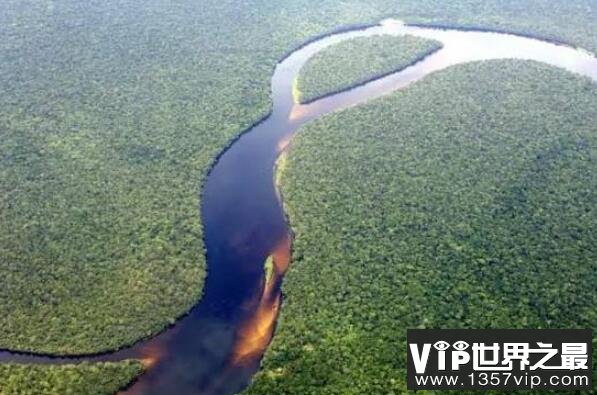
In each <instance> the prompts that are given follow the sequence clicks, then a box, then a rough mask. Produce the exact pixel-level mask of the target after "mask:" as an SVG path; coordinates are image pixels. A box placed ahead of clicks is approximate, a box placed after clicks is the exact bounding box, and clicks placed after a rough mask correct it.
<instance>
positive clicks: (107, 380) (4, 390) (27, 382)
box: [0, 361, 143, 395]
mask: <svg viewBox="0 0 597 395" xmlns="http://www.w3.org/2000/svg"><path fill="white" fill-rule="evenodd" d="M142 370H143V368H142V367H141V364H140V363H138V362H134V361H124V362H118V363H96V364H88V363H82V364H79V365H76V366H74V365H64V366H52V367H47V366H25V365H15V364H2V365H0V395H40V394H44V395H111V394H114V393H115V392H116V391H118V389H120V388H122V387H124V386H126V385H127V384H128V383H130V382H131V380H132V379H133V378H134V377H135V376H137V375H139V374H140V373H141V372H142Z"/></svg>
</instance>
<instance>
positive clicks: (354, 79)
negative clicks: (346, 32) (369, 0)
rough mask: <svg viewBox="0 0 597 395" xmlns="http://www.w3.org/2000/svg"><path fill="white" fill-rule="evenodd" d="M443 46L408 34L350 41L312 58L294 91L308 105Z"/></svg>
mask: <svg viewBox="0 0 597 395" xmlns="http://www.w3.org/2000/svg"><path fill="white" fill-rule="evenodd" d="M441 48H442V44H441V43H440V42H439V41H435V40H427V39H424V38H419V37H414V36H409V35H402V36H387V35H386V36H381V35H380V36H372V37H359V38H355V39H352V40H348V41H345V42H342V43H339V44H337V45H334V46H332V47H330V48H327V49H324V50H323V51H321V52H319V53H317V54H316V55H315V56H313V57H312V58H311V59H309V61H308V62H307V63H306V64H305V66H304V67H303V69H302V70H301V73H300V74H299V77H298V79H297V81H296V84H295V85H294V86H293V94H294V97H295V98H296V100H297V101H298V102H299V103H301V104H309V103H311V102H313V101H315V100H318V99H321V98H323V97H326V96H330V95H333V94H336V93H339V92H342V91H345V90H348V89H352V88H355V87H357V86H360V85H364V84H366V83H368V82H371V81H373V80H376V79H378V78H382V77H385V76H387V75H389V74H393V73H396V72H399V71H401V70H404V69H405V68H407V67H409V66H412V65H413V64H415V63H418V62H420V61H421V60H423V59H424V58H426V57H427V56H429V55H431V54H433V53H434V52H436V51H438V50H439V49H441Z"/></svg>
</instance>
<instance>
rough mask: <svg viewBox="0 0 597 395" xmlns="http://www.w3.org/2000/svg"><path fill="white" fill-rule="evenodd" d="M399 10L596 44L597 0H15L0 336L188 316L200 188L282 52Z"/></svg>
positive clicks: (16, 342)
mask: <svg viewBox="0 0 597 395" xmlns="http://www.w3.org/2000/svg"><path fill="white" fill-rule="evenodd" d="M387 16H394V17H397V18H400V19H404V20H406V21H408V22H419V23H435V24H449V25H455V26H467V27H487V28H492V29H503V30H512V31H516V32H520V33H525V34H535V35H539V36H542V37H547V38H550V39H558V40H563V41H566V42H570V43H573V44H576V45H580V46H583V47H585V48H587V49H589V50H592V51H596V52H597V36H596V35H595V34H594V26H595V25H596V23H597V15H596V14H595V2H594V0H575V1H570V2H557V3H554V2H551V1H547V0H531V1H514V0H507V1H499V0H490V1H482V2H480V1H472V0H459V1H453V2H443V1H439V0H435V1H430V0H425V1H412V0H409V1H390V0H373V1H368V2H362V1H357V0H347V1H342V2H340V1H334V0H323V1H318V2H313V1H308V0H296V1H287V2H272V1H266V0H259V1H245V0H240V1H238V0H237V1H229V0H224V1H222V0H218V1H214V0H204V1H201V2H198V1H193V0H180V1H176V2H171V1H167V0H143V1H141V0H103V1H100V0H88V1H77V0H59V1H58V0H56V1H54V0H43V1H37V0H4V1H2V2H0V91H1V92H2V95H0V224H2V226H0V327H1V328H2V332H1V334H0V349H12V350H21V351H32V352H43V353H55V354H81V353H95V352H100V351H105V350H112V349H116V348H119V347H122V346H124V345H127V344H131V343H133V342H135V341H137V340H138V339H140V338H143V337H147V336H150V335H153V334H155V333H157V332H158V331H160V330H161V329H163V328H164V327H166V326H167V325H169V324H170V323H172V322H174V321H175V320H176V318H177V317H179V316H180V315H181V314H183V313H184V312H186V311H187V310H188V309H189V308H190V307H191V306H192V305H193V304H194V303H196V302H197V300H198V299H199V298H200V296H201V292H202V286H203V280H204V277H205V270H206V265H205V258H204V254H203V242H202V230H201V222H200V216H199V207H200V198H199V191H200V189H201V186H202V184H203V181H204V179H205V177H206V174H207V172H208V170H209V168H210V166H211V165H212V163H213V161H214V158H215V157H216V156H217V154H218V153H219V152H221V151H222V150H223V149H224V148H225V147H226V146H227V144H229V142H230V141H231V139H233V138H234V137H235V136H237V135H238V134H239V133H240V132H241V131H243V130H244V129H245V128H247V127H248V126H249V125H251V124H253V123H254V122H255V121H256V120H258V119H259V118H261V117H262V116H264V115H266V114H267V113H268V111H269V108H270V99H269V92H270V87H269V84H270V78H271V74H272V71H273V67H274V65H275V64H276V62H277V61H278V60H279V59H280V58H281V57H282V56H283V55H284V54H285V53H287V52H288V51H289V50H291V49H292V48H294V47H296V46H297V45H299V44H300V43H302V42H304V41H305V40H307V39H309V38H310V37H313V36H314V35H318V34H321V33H324V32H328V31H331V30H333V29H336V28H338V27H341V26H345V25H350V24H355V23H357V24H361V23H371V22H376V21H378V20H380V19H381V18H383V17H387ZM571 21H573V22H574V23H572V22H571ZM56 369H58V370H56ZM61 369H62V368H59V367H39V368H37V367H36V368H31V370H30V371H31V374H40V375H41V376H44V375H46V374H52V375H53V374H57V375H59V374H60V372H62V370H61ZM125 370H126V369H125ZM17 371H18V370H14V369H11V370H10V371H8V373H7V372H6V371H4V373H3V376H2V378H0V388H1V387H2V384H3V382H4V381H6V380H10V377H11V375H13V374H16V373H14V372H17ZM49 371H54V372H52V373H48V372H49ZM55 372H56V373H55ZM82 374H85V375H87V374H89V372H88V370H87V369H84V372H82ZM123 374H124V375H126V372H124V373H123ZM7 375H8V376H7ZM56 377H57V376H56ZM90 380H92V379H91V378H90ZM106 388H108V387H106ZM98 390H99V388H98ZM71 392H72V393H81V391H80V390H73V391H71ZM83 393H84V392H83Z"/></svg>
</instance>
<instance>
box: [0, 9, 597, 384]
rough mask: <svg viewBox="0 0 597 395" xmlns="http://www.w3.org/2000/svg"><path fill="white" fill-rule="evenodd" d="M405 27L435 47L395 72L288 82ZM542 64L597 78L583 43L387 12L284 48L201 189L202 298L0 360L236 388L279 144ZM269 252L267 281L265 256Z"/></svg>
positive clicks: (268, 328) (281, 241) (271, 288)
mask: <svg viewBox="0 0 597 395" xmlns="http://www.w3.org/2000/svg"><path fill="white" fill-rule="evenodd" d="M378 34H392V35H400V34H410V35H414V36H419V37H424V38H431V39H435V40H438V41H440V42H442V43H443V48H442V49H441V50H439V51H437V52H435V53H434V54H432V55H430V56H428V57H427V58H425V59H424V60H422V61H420V62H418V63H416V64H414V65H413V66H411V67H408V68H406V69H404V70H402V71H399V72H396V73H394V74H391V75H389V76H387V77H383V78H380V79H377V80H374V81H372V82H369V83H367V84H364V85H361V86H359V87H356V88H354V89H351V90H347V91H344V92H341V93H338V94H334V95H332V96H328V97H325V98H322V99H319V100H317V101H314V102H312V103H310V104H307V105H299V104H296V103H295V100H294V97H293V94H292V86H293V83H294V80H295V78H296V76H297V75H298V73H299V71H300V69H301V67H302V66H303V65H304V64H305V62H306V61H307V60H308V59H309V58H310V57H311V56H313V55H314V54H316V53H317V52H319V51H321V50H322V49H324V48H326V47H329V46H331V45H334V44H336V43H338V42H341V41H344V40H348V39H351V38H354V37H362V36H371V35H378ZM505 58H515V59H526V60H535V61H539V62H543V63H547V64H550V65H553V66H557V67H560V68H563V69H565V70H568V71H571V72H575V73H578V74H581V75H584V76H588V77H590V78H592V79H593V80H594V81H597V59H596V58H595V57H594V56H593V55H592V54H589V53H587V52H585V51H583V50H580V49H575V48H572V47H568V46H563V45H557V44H553V43H549V42H545V41H540V40H537V39H532V38H526V37H520V36H515V35H510V34H502V33H491V32H479V31H461V30H444V29H435V28H425V27H415V26H406V25H402V24H401V23H400V22H398V21H393V20H386V21H383V22H382V23H381V24H380V25H377V26H373V27H370V28H366V29H362V30H354V31H346V32H342V33H337V34H332V35H329V36H326V37H323V38H321V39H319V40H316V41H313V42H311V43H309V44H307V45H305V46H303V47H301V48H299V49H297V50H296V51H294V52H292V53H291V54H290V55H289V56H287V57H286V58H285V59H284V60H282V61H281V62H280V63H279V64H278V65H277V67H276V69H275V72H274V75H273V77H272V99H273V110H272V113H271V114H270V116H269V117H268V118H266V119H265V120H264V121H262V122H261V123H259V124H257V125H256V126H254V127H253V128H251V129H250V130H248V131H247V132H246V133H244V134H243V135H242V136H241V137H240V138H239V139H238V140H237V141H235V142H234V143H233V144H232V145H231V146H230V148H229V149H228V150H226V151H225V152H224V153H223V155H222V156H221V157H220V158H219V159H218V161H217V162H216V164H215V166H214V167H213V169H212V171H211V172H210V174H209V177H208V179H207V182H206V184H205V186H204V188H203V191H202V194H203V197H202V202H203V204H202V207H201V215H202V219H203V226H204V230H205V243H206V249H207V263H208V277H207V280H206V283H205V290H204V296H203V298H202V300H201V302H200V303H199V304H198V305H197V306H195V307H194V308H193V309H192V310H191V311H190V312H189V314H188V315H186V316H185V317H183V318H181V319H180V320H179V321H178V322H177V323H176V324H175V325H174V326H173V327H172V328H170V329H168V330H166V331H164V332H162V333H161V334H158V335H157V336H155V337H153V338H151V339H149V340H146V341H142V342H140V343H138V344H136V345H134V346H132V347H130V348H126V349H123V350H120V351H116V352H114V353H110V354H104V355H98V356H90V357H83V358H68V357H67V358H51V357H44V356H35V355H26V354H19V353H13V352H9V351H4V352H0V362H8V361H11V362H22V363H75V362H78V361H81V360H88V361H117V360H122V359H127V358H138V359H142V360H144V361H145V363H146V365H147V367H148V370H147V372H146V373H145V374H144V375H142V376H141V377H140V378H139V380H138V381H137V382H135V383H134V385H132V386H131V387H130V388H129V389H128V390H126V391H123V392H121V393H122V394H127V395H138V394H143V395H167V394H177V395H197V394H213V395H216V394H217V395H227V394H233V393H237V392H239V391H241V390H242V389H243V388H245V387H246V386H247V385H248V384H249V382H250V380H251V377H252V375H253V374H254V373H255V372H256V371H257V370H258V369H259V363H260V361H261V357H262V356H263V353H264V352H265V349H266V348H267V346H268V344H269V342H270V340H271V337H272V334H273V332H274V327H275V321H276V317H277V315H278V311H279V308H280V304H281V289H280V286H281V282H282V277H283V275H284V272H285V271H286V268H287V267H288V265H289V263H290V247H291V237H290V234H289V228H288V224H287V222H286V218H285V216H284V212H283V210H282V206H281V202H280V200H279V196H278V194H277V191H276V188H275V185H274V166H275V162H276V159H277V157H278V156H279V154H280V152H281V151H282V150H283V149H284V148H285V147H286V145H287V143H288V142H289V141H290V138H291V137H292V135H293V134H294V133H295V132H296V131H297V130H298V129H299V128H300V126H301V125H303V124H305V123H306V122H309V121H311V120H314V119H317V118H319V117H321V116H324V115H326V114H329V113H331V112H334V111H338V110H341V109H345V108H348V107H351V106H355V105H358V104H361V103H364V102H367V101H369V100H372V99H375V98H377V97H380V96H383V95H386V94H389V93H391V92H393V91H396V90H398V89H401V88H404V87H406V86H408V85H409V84H411V83H413V82H416V81H418V80H420V79H422V78H424V77H425V76H427V75H428V74H430V73H433V72H435V71H438V70H442V69H445V68H447V67H449V66H452V65H456V64H460V63H465V62H473V61H481V60H490V59H505ZM268 256H273V258H274V270H273V275H272V277H271V279H270V281H266V280H265V275H264V269H263V267H264V262H265V260H266V259H267V257H268Z"/></svg>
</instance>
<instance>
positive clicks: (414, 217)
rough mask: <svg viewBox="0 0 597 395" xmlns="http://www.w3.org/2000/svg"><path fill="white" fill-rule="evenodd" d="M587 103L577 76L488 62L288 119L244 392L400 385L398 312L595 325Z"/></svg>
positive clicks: (595, 99)
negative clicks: (257, 332)
mask: <svg viewBox="0 0 597 395" xmlns="http://www.w3.org/2000/svg"><path fill="white" fill-rule="evenodd" d="M595 103H597V85H595V84H594V83H593V82H592V81H590V80H588V79H585V78H581V77H576V76H574V75H573V74H570V73H567V72H563V71H560V70H557V69H555V68H552V67H548V66H544V65H540V64H538V63H534V62H523V61H508V60H505V61H492V62H484V63H471V64H467V65H461V66H455V67H452V68H450V69H448V70H445V71H441V72H438V73H437V74H434V75H431V76H429V77H427V78H426V79H424V80H423V81H420V82H418V83H416V84H414V85H412V86H411V87H409V88H406V90H404V91H400V92H397V93H394V94H392V95H391V96H389V97H386V98H382V99H380V100H377V101H374V102H371V103H370V104H367V105H364V106H361V107H359V108H356V109H350V110H347V111H343V112H340V113H337V114H334V115H331V116H328V117H325V118H323V119H321V120H318V121H315V122H313V123H312V124H309V125H307V126H306V127H305V128H304V129H303V130H301V131H299V133H298V135H297V136H296V137H295V139H294V141H293V143H292V145H291V147H290V151H289V153H288V157H287V158H286V162H285V166H284V167H283V172H282V174H281V176H280V179H281V181H280V182H281V186H282V194H283V196H284V202H285V206H286V210H287V213H288V214H289V217H290V222H291V225H292V228H293V230H294V232H295V234H296V239H295V242H294V246H293V247H294V252H293V263H292V265H291V267H290V270H289V272H288V274H287V275H286V277H285V280H284V286H283V288H284V294H285V297H284V306H283V308H282V311H281V316H280V319H279V321H278V327H277V333H276V336H275V337H274V340H273V343H272V345H271V346H270V348H269V349H268V351H267V353H266V358H265V362H264V366H263V370H262V371H261V372H260V373H259V374H258V376H257V379H256V381H255V383H254V385H253V386H252V387H251V388H250V389H249V390H248V391H247V393H248V394H255V395H257V394H271V393H279V394H322V395H323V394H390V393H403V392H405V391H406V387H405V382H404V380H405V378H406V338H405V337H406V329H407V328H594V327H595V326H596V325H597V311H596V310H595V305H596V303H597V294H596V293H595V284H596V283H597V275H596V273H597V212H596V209H597V205H596V204H595V203H597V172H595V167H596V165H597V111H596V110H595V109H596V107H595ZM396 109H400V111H396ZM594 356H595V355H594Z"/></svg>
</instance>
